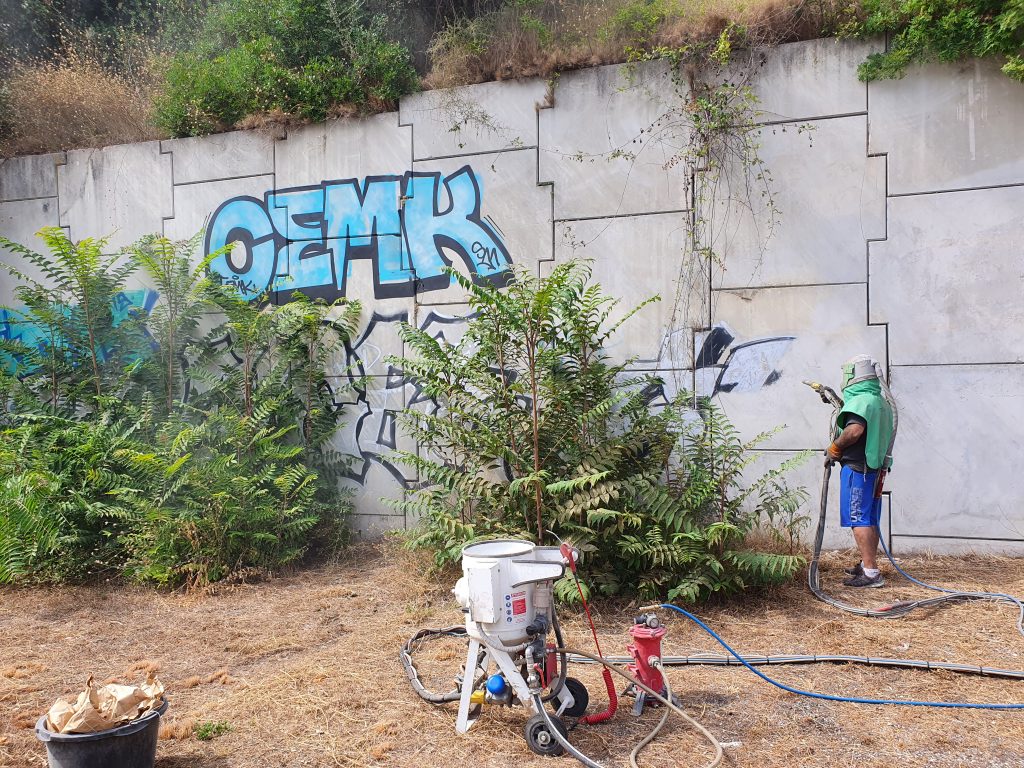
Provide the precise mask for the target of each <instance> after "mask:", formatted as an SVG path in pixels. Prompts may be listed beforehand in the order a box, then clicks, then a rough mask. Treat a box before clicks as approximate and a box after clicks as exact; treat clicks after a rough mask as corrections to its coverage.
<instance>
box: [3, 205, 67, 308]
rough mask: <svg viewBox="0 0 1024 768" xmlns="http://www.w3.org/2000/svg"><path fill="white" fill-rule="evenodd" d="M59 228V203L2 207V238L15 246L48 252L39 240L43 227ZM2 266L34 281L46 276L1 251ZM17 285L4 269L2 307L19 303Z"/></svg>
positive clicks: (8, 252)
mask: <svg viewBox="0 0 1024 768" xmlns="http://www.w3.org/2000/svg"><path fill="white" fill-rule="evenodd" d="M56 226H57V199H56V198H44V199H41V200H19V201H18V202H8V203H0V234H2V235H3V236H4V237H6V238H7V239H9V240H13V241H14V242H15V243H19V244H20V245H24V246H25V247H26V248H29V249H31V250H33V251H37V252H45V251H46V246H45V245H43V241H42V240H40V239H39V238H38V237H36V232H38V231H39V230H40V229H42V228H43V227H56ZM0 263H3V264H7V265H8V266H11V267H14V268H15V269H16V270H18V271H19V272H21V273H22V274H25V275H27V276H28V277H30V278H32V279H34V280H42V278H43V275H42V273H41V272H40V271H39V270H38V269H37V268H36V267H34V266H33V265H32V264H30V263H28V262H26V261H25V260H24V259H23V258H22V257H21V256H19V255H17V254H15V253H13V252H11V251H9V250H7V249H6V248H3V247H0ZM17 284H18V283H17V281H16V280H15V279H14V278H13V277H12V276H11V275H10V274H9V273H8V272H7V271H6V270H4V269H2V268H0V305H4V304H6V305H10V304H12V302H13V303H16V302H15V299H14V289H15V287H16V286H17Z"/></svg>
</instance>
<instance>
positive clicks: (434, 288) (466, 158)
mask: <svg viewBox="0 0 1024 768" xmlns="http://www.w3.org/2000/svg"><path fill="white" fill-rule="evenodd" d="M871 50H874V44H871V43H852V42H843V43H838V42H836V41H833V40H823V41H814V42H808V43H799V44H793V45H788V46H783V47H781V48H779V49H776V50H773V51H771V52H769V53H768V54H767V55H766V57H765V58H763V59H760V58H758V59H756V60H755V61H754V67H753V70H752V71H753V74H752V75H749V72H750V71H751V70H750V69H749V68H748V69H747V71H746V73H745V74H744V75H743V76H745V77H746V76H748V75H749V77H750V85H751V87H752V89H753V91H754V93H756V94H757V96H758V97H759V99H760V106H761V110H762V113H761V115H760V116H759V118H758V120H759V122H760V123H761V127H760V141H761V150H760V154H761V156H762V158H763V159H764V161H765V163H766V165H767V167H768V168H769V169H770V171H771V174H772V178H773V182H772V188H773V189H774V192H775V194H774V202H775V205H776V207H777V209H778V211H779V214H780V217H779V220H778V226H777V228H776V230H775V232H774V234H773V236H772V237H771V239H770V240H768V241H767V244H765V240H764V235H765V226H766V225H767V223H768V221H769V220H770V216H769V214H768V212H767V211H766V210H765V209H764V208H763V206H762V205H760V204H759V203H757V201H756V199H754V198H749V199H748V198H743V199H737V198H736V196H735V195H732V196H731V197H732V199H727V198H728V197H729V196H722V199H720V200H719V201H718V202H717V203H716V204H715V205H714V206H709V205H707V204H706V201H705V202H704V203H701V204H700V205H703V206H704V208H706V209H705V210H696V211H695V210H693V208H694V205H693V202H692V199H691V198H692V195H691V193H690V190H691V183H692V182H693V180H694V177H693V173H692V172H693V169H692V168H688V167H686V166H685V164H679V163H673V162H672V161H671V159H672V158H673V157H674V156H675V155H677V154H678V152H679V147H680V146H681V144H684V143H685V142H686V140H687V138H688V136H687V135H686V128H685V126H684V125H683V124H682V123H680V122H678V121H676V123H673V121H672V118H671V116H672V114H673V111H672V110H673V109H674V108H675V107H677V106H678V104H679V103H680V101H679V100H680V99H681V98H683V99H685V97H686V94H681V93H679V88H678V87H677V86H676V85H675V84H674V83H673V80H672V78H671V73H670V72H668V71H667V70H666V69H665V67H664V66H663V65H651V66H645V67H640V68H633V67H599V68H595V69H589V70H582V71H578V72H572V73H567V74H564V75H562V76H561V77H560V78H559V79H558V80H557V83H555V84H553V85H551V84H548V83H545V82H543V81H540V80H531V81H520V82H506V83H488V84H484V85H478V86H470V87H466V88H459V89H455V90H451V91H431V92H425V93H420V94H416V95H414V96H410V97H408V98H406V99H404V100H403V101H402V103H401V106H400V110H399V112H397V113H390V114H383V115H378V116H375V117H371V118H367V119H363V120H357V121H344V122H342V121H337V122H329V123H325V124H320V125H313V126H307V127H303V128H299V129H295V130H289V131H287V133H286V135H284V136H281V137H273V136H271V135H269V134H266V133H257V132H236V133H229V134H223V135H219V136H210V137H205V138H197V139H175V140H171V141H162V142H148V143H144V144H137V145H130V146H117V147H108V148H105V149H101V150H82V151H74V152H68V153H66V154H56V155H44V156H36V157H23V158H15V159H12V160H8V161H6V162H3V163H2V164H0V233H2V234H4V235H5V236H7V237H10V238H12V239H14V240H19V241H21V242H24V243H32V242H34V238H33V234H34V233H35V232H36V231H37V230H38V229H39V228H40V227H43V226H46V225H59V226H62V227H65V228H66V229H67V230H68V231H69V232H70V235H71V236H72V237H73V238H75V239H79V238H83V237H86V236H98V235H106V234H111V233H113V235H112V239H111V243H112V245H113V246H115V247H117V246H122V245H125V244H127V243H129V242H131V241H133V240H134V239H136V238H137V237H139V236H141V235H144V234H147V233H151V232H162V233H164V234H166V235H168V236H170V237H174V238H186V237H190V236H192V235H194V234H195V233H196V232H198V231H199V230H200V229H201V228H203V227H204V225H207V226H208V229H207V235H206V237H207V247H209V248H210V249H213V248H215V247H218V246H219V245H220V244H222V243H223V242H227V241H229V240H241V241H243V242H244V243H245V244H246V249H244V252H243V251H242V250H238V251H236V252H235V254H233V255H232V257H231V258H230V259H221V260H219V262H218V263H215V264H214V266H215V268H216V269H217V270H218V271H220V272H221V274H222V275H224V276H225V279H228V280H231V281H232V282H234V283H235V284H236V285H238V286H239V288H240V289H241V290H243V291H250V292H252V293H257V292H259V291H262V290H263V289H264V288H266V287H268V286H269V287H270V288H272V289H273V288H276V289H278V290H280V291H281V294H280V295H281V297H284V296H286V295H287V294H289V293H290V292H291V291H293V290H295V289H296V288H300V289H302V290H304V291H306V292H307V293H309V294H311V295H319V296H324V297H328V298H331V297H336V296H339V295H348V296H351V297H358V298H360V299H362V301H363V305H364V307H365V310H364V327H363V330H362V332H361V334H360V337H359V339H358V340H357V342H356V343H355V344H354V345H353V348H352V349H351V350H350V353H349V357H350V359H349V361H348V362H349V365H350V366H355V368H354V369H353V370H356V371H358V372H359V373H360V374H364V375H366V376H367V377H368V378H367V380H366V381H367V383H366V384H365V385H364V384H359V385H358V386H357V387H356V388H355V389H354V390H353V389H352V388H351V385H352V383H353V382H352V377H351V376H350V375H348V374H345V373H344V371H339V375H338V377H337V378H336V381H335V384H336V389H337V391H338V397H339V399H341V400H346V401H351V402H352V403H353V405H352V407H351V409H350V414H351V415H350V416H349V419H348V426H347V428H346V430H345V432H344V436H343V440H342V442H343V444H344V445H343V447H344V448H345V449H346V450H348V451H349V452H351V453H353V454H355V455H356V456H357V457H358V461H357V463H356V466H355V469H354V472H353V479H352V483H353V485H354V487H355V488H356V489H357V493H358V497H359V498H358V502H357V503H358V517H357V524H358V526H359V527H360V528H361V529H362V530H363V531H366V532H372V531H374V530H380V529H384V528H395V527H405V526H406V525H407V524H409V521H406V520H405V519H403V518H401V517H398V516H394V515H392V514H389V512H388V509H389V508H388V507H386V506H385V505H383V504H381V502H380V497H382V496H395V495H396V494H401V493H402V492H403V488H404V487H406V486H407V485H408V484H410V483H412V482H414V480H415V478H413V477H411V476H410V475H409V473H408V470H407V469H406V468H403V467H400V466H396V465H395V464H393V463H392V462H391V461H389V459H388V456H387V454H388V451H389V450H390V449H392V448H394V447H395V446H397V445H399V444H400V443H402V441H403V437H402V436H401V434H400V433H399V432H398V431H397V429H396V425H395V419H394V415H395V412H396V411H397V410H399V409H401V408H402V407H403V406H404V405H406V404H407V403H409V402H411V400H412V398H413V397H414V396H415V392H414V391H413V389H412V387H411V386H410V385H409V384H408V383H407V382H406V381H404V380H403V379H402V378H401V376H400V375H397V374H396V372H395V371H393V370H391V369H390V368H389V366H388V364H387V363H386V362H385V359H384V358H385V357H386V356H387V355H388V354H401V353H402V344H401V342H400V340H399V339H398V338H397V335H396V333H395V323H396V322H397V321H399V320H409V321H410V322H415V323H417V324H419V325H420V326H422V327H425V328H429V329H430V330H431V331H432V332H434V333H436V334H438V335H443V336H446V337H453V336H456V335H458V334H459V333H460V332H461V331H460V328H461V327H462V326H463V324H464V314H465V305H464V304H463V303H462V302H463V298H464V297H463V296H462V295H461V294H460V292H459V291H458V290H456V289H454V288H452V287H451V285H450V284H449V281H448V280H447V279H446V277H445V276H444V275H443V274H442V273H441V271H440V270H441V267H443V266H444V265H445V264H447V263H449V262H450V263H453V264H455V265H456V266H457V267H459V268H460V269H463V270H465V271H466V272H467V273H470V274H472V275H473V276H474V277H475V279H478V280H501V279H502V275H503V273H504V271H505V270H506V269H507V267H508V265H509V264H510V263H516V264H525V265H529V267H530V268H531V269H536V270H539V271H541V272H543V271H544V270H546V269H549V268H550V264H551V263H553V262H557V261H560V260H563V259H566V258H571V257H579V256H582V257H586V258H590V259H592V260H593V262H594V271H595V275H596V277H597V279H598V280H599V281H601V282H602V283H603V284H604V286H605V287H606V288H607V289H608V290H609V291H610V292H612V293H615V294H617V295H620V296H622V297H623V298H624V299H625V303H626V304H630V303H636V302H639V301H640V300H642V299H645V298H647V297H648V296H650V295H653V294H660V295H661V296H662V297H663V298H664V300H663V301H662V302H660V303H658V304H655V305H652V306H650V307H648V308H646V309H645V310H644V311H643V312H642V313H641V314H640V315H639V316H638V317H637V318H636V319H635V320H634V321H633V322H632V323H631V324H630V326H627V331H626V333H625V334H624V335H623V336H622V338H621V339H619V340H618V342H617V343H616V346H615V348H614V350H613V351H614V353H615V354H616V355H620V356H623V357H625V356H635V357H636V359H637V362H636V366H637V368H639V369H643V370H650V371H657V372H659V373H660V374H661V375H662V376H663V378H664V379H665V383H666V394H667V395H671V393H672V392H673V391H675V390H678V389H680V388H683V389H688V390H694V389H695V390H696V391H698V392H702V393H705V394H714V396H715V397H716V398H717V399H718V401H719V402H720V403H721V405H722V406H723V407H724V408H725V409H726V411H727V412H728V414H729V415H730V416H731V417H732V418H733V419H734V420H735V422H736V423H737V425H739V426H740V427H741V428H742V429H743V431H744V432H745V433H747V434H750V435H752V434H754V433H756V432H757V431H760V430H764V429H770V428H772V427H774V426H776V425H779V424H786V425H787V428H786V429H785V430H783V431H782V432H780V433H779V434H777V435H775V436H774V437H772V438H771V439H770V440H769V441H768V442H767V443H766V444H765V445H764V451H763V452H762V453H761V455H760V457H759V462H758V465H759V466H763V467H767V466H770V465H772V464H773V463H777V462H779V461H782V460H785V459H786V458H789V457H791V456H793V455H795V454H796V453H797V452H799V451H801V450H803V449H808V448H814V449H818V450H820V449H821V448H822V447H823V445H824V442H825V440H824V434H825V428H826V421H827V415H828V414H827V411H826V409H825V408H824V406H821V405H820V404H818V401H817V399H816V398H815V397H814V396H813V395H812V394H811V393H810V391H809V390H807V389H806V387H804V386H803V385H802V384H801V380H803V379H817V380H821V381H826V382H832V383H837V379H838V374H839V364H840V363H841V362H842V361H843V360H845V359H846V358H848V357H850V356H852V355H854V354H856V353H860V352H867V353H870V354H872V355H874V356H875V357H877V358H878V359H879V360H882V361H884V363H885V365H886V366H887V368H888V370H889V372H890V376H891V381H892V387H893V390H894V392H895V394H896V396H897V398H899V400H900V404H901V406H902V420H901V425H900V427H901V428H900V440H899V443H898V444H897V447H896V467H895V472H894V473H893V475H892V476H891V479H890V483H889V487H890V494H889V497H888V499H887V509H888V510H889V511H890V512H891V514H890V515H888V516H887V517H886V523H885V525H886V528H887V530H888V532H889V533H890V534H891V540H892V542H893V545H894V547H895V548H896V549H897V550H901V551H905V550H910V549H923V548H931V549H935V550H943V551H964V550H967V549H991V550H1002V551H1016V552H1024V488H1022V486H1019V485H1017V483H1016V482H1015V477H1014V473H1013V468H1014V465H1015V463H1016V459H1017V457H1018V456H1020V455H1021V451H1022V448H1024V445H1022V443H1024V438H1022V434H1024V432H1022V427H1021V424H1022V423H1024V367H1022V354H1024V309H1022V308H1021V302H1020V293H1021V287H1022V281H1024V130H1022V129H1021V126H1024V86H1021V85H1020V84H1016V83H1013V82H1011V81H1010V80H1009V79H1007V78H1006V77H1005V76H1003V75H1002V74H1001V73H1000V72H999V71H998V67H997V65H995V64H993V63H989V62H972V63H969V64H965V65H961V66H956V65H941V66H940V65H934V66H928V67H922V68H917V69H915V70H913V71H912V72H911V73H909V74H908V76H907V77H906V78H905V79H904V80H900V81H892V82H881V83H872V84H870V85H865V84H863V83H859V82H858V81H857V79H856V66H857V64H858V63H859V62H860V61H862V60H863V58H864V57H865V55H866V54H867V53H869V52H870V51H871ZM731 74H733V75H736V73H731ZM751 202H753V203H754V205H753V206H752V208H751V206H750V205H749V203H751ZM695 216H699V217H701V219H702V220H703V221H705V222H707V226H708V227H709V229H708V230H707V231H709V232H711V233H713V238H714V247H715V250H716V251H717V252H718V254H719V255H720V256H721V257H722V263H717V262H716V263H713V264H709V263H707V261H706V260H702V259H701V258H699V257H698V256H697V255H695V253H694V250H693V248H692V247H691V244H690V241H689V236H688V232H689V229H688V224H689V223H690V222H691V221H692V220H693V218H694V217H695ZM8 257H9V256H8V255H4V256H3V258H8ZM0 279H4V280H6V282H5V283H4V284H3V285H0V303H9V302H10V301H11V299H12V289H13V286H12V285H10V284H9V282H10V281H9V280H8V279H6V278H0ZM3 332H4V331H3V329H2V328H0V333H3ZM820 469H821V468H820V461H819V460H818V459H817V458H816V457H815V458H814V459H812V460H811V461H809V462H808V463H806V464H805V465H804V466H803V467H802V468H801V469H800V470H798V471H797V476H798V480H799V481H800V482H802V483H804V484H806V485H807V486H808V487H809V489H810V490H811V492H812V499H813V498H815V497H816V494H817V490H818V484H819V483H820ZM812 506H814V505H813V504H812ZM829 541H830V542H832V543H835V544H843V545H845V544H846V542H847V541H848V539H847V537H846V536H844V535H843V534H842V533H841V532H839V531H837V530H834V529H833V530H831V531H830V534H829Z"/></svg>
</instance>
